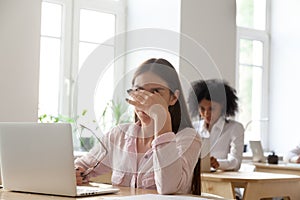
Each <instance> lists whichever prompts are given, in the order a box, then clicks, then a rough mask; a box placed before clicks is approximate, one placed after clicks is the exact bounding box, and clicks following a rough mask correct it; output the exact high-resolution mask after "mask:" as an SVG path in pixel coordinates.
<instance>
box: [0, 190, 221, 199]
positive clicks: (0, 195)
mask: <svg viewBox="0 0 300 200" xmlns="http://www.w3.org/2000/svg"><path fill="white" fill-rule="evenodd" d="M119 188H120V192H118V193H116V194H107V195H96V196H90V197H77V198H76V197H63V196H54V195H43V194H32V193H22V192H9V191H4V190H3V189H0V199H5V200H101V199H105V198H107V197H122V196H133V195H142V194H157V192H156V190H147V189H136V188H130V187H119ZM187 196H193V195H187ZM196 197H199V196H196ZM201 197H203V198H207V199H219V200H225V199H223V198H215V197H213V195H209V194H203V195H201Z"/></svg>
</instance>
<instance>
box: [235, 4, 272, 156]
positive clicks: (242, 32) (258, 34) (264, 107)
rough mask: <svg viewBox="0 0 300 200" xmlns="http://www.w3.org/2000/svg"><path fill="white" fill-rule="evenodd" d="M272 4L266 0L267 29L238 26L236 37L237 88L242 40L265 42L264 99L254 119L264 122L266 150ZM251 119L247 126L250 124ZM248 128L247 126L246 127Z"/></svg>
mask: <svg viewBox="0 0 300 200" xmlns="http://www.w3.org/2000/svg"><path fill="white" fill-rule="evenodd" d="M270 4H271V1H269V0H266V29H265V30H257V29H250V28H244V27H238V26H237V39H236V86H237V87H236V88H239V67H240V64H241V63H240V62H239V55H240V52H239V49H240V40H241V39H248V40H257V41H260V42H262V43H263V63H262V67H263V74H262V87H263V88H262V99H261V114H260V118H259V119H253V121H259V122H260V123H264V125H265V126H264V127H265V128H264V129H263V130H262V129H261V131H260V132H261V133H262V132H263V133H264V134H261V135H260V138H261V141H262V143H263V146H264V147H266V150H267V149H268V148H269V142H268V141H269V140H268V138H269V49H270V35H269V28H270V27H269V26H270V20H269V16H270ZM250 123H252V122H251V121H250V122H248V123H247V124H244V125H245V126H247V125H250ZM245 128H247V127H245Z"/></svg>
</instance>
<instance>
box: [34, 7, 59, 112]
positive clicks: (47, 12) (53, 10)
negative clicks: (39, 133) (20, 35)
mask: <svg viewBox="0 0 300 200" xmlns="http://www.w3.org/2000/svg"><path fill="white" fill-rule="evenodd" d="M61 26H62V5H59V4H54V3H48V2H42V18H41V34H42V36H41V42H40V72H39V73H40V74H39V109H38V115H39V116H41V115H44V114H47V115H49V114H50V115H57V114H58V108H59V91H60V85H59V84H60V65H61V35H62V33H61Z"/></svg>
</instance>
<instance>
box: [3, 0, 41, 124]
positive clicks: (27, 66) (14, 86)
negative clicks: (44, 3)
mask: <svg viewBox="0 0 300 200" xmlns="http://www.w3.org/2000/svg"><path fill="white" fill-rule="evenodd" d="M40 4H41V1H40V0H26V1H19V0H0V30H1V31H0V87H1V93H0V97H1V99H0V102H1V103H0V121H37V109H38V67H39V48H40V46H39V41H40V16H41V14H40V12H41V11H40V10H41V5H40Z"/></svg>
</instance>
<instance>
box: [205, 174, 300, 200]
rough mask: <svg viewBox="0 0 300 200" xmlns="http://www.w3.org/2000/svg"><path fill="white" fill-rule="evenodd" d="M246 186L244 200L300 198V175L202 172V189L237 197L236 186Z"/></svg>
mask: <svg viewBox="0 0 300 200" xmlns="http://www.w3.org/2000/svg"><path fill="white" fill-rule="evenodd" d="M236 187H237V188H245V190H244V196H243V199H244V200H254V199H255V200H256V199H260V198H268V197H286V196H288V197H290V198H291V199H292V200H294V199H295V200H297V199H300V192H299V188H300V176H297V175H290V174H274V173H264V172H240V171H239V172H222V171H217V172H214V173H203V174H202V191H203V192H207V193H212V194H217V195H220V196H223V197H224V198H235V192H234V188H236Z"/></svg>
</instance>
